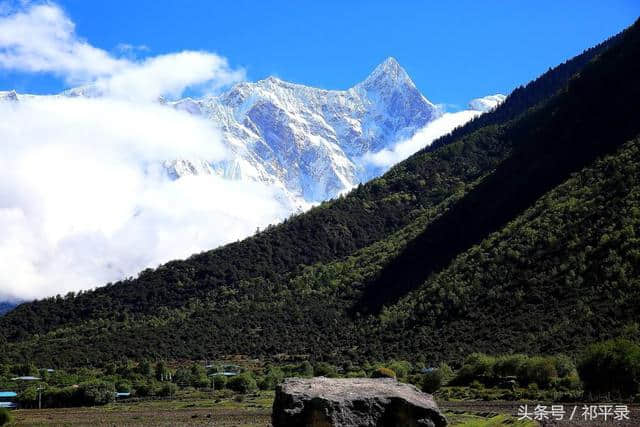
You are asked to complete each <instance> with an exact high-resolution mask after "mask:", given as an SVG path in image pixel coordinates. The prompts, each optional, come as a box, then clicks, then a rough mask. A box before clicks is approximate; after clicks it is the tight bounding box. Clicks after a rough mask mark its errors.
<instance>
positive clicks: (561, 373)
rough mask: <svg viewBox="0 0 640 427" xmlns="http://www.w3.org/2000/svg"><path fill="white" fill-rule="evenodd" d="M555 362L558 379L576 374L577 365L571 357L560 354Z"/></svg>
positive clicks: (555, 358)
mask: <svg viewBox="0 0 640 427" xmlns="http://www.w3.org/2000/svg"><path fill="white" fill-rule="evenodd" d="M554 362H555V367H556V373H557V374H558V378H564V377H567V376H569V375H572V374H575V373H576V365H575V363H573V360H571V358H570V357H568V356H565V355H564V354H558V355H557V356H555V357H554Z"/></svg>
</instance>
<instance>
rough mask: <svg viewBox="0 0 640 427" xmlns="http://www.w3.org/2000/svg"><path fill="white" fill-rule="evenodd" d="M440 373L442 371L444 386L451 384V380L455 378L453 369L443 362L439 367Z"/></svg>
mask: <svg viewBox="0 0 640 427" xmlns="http://www.w3.org/2000/svg"><path fill="white" fill-rule="evenodd" d="M438 371H440V376H441V380H442V384H443V385H444V384H446V383H448V382H449V380H450V379H451V378H453V369H451V366H449V365H448V364H446V363H444V362H442V363H440V365H439V366H438Z"/></svg>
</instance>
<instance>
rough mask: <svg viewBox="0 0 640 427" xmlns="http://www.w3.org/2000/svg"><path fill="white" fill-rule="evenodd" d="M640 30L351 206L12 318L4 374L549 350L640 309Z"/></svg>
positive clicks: (576, 342) (445, 141)
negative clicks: (161, 363)
mask: <svg viewBox="0 0 640 427" xmlns="http://www.w3.org/2000/svg"><path fill="white" fill-rule="evenodd" d="M639 57H640V24H639V23H636V24H635V25H634V26H632V27H631V28H629V29H628V30H626V31H625V32H623V33H622V34H621V35H618V36H616V37H614V38H612V39H610V40H608V41H607V42H605V43H603V44H601V45H599V46H597V47H595V48H592V49H589V50H588V51H585V52H584V53H583V54H582V55H580V56H578V57H576V58H574V59H572V60H570V61H567V62H566V63H564V64H562V65H560V66H558V67H556V68H554V69H551V70H549V71H548V72H547V73H545V74H544V75H543V76H541V77H540V78H538V79H537V80H535V81H534V82H532V83H530V84H528V85H526V86H524V87H521V88H518V89H517V90H516V91H514V92H513V93H512V94H511V95H510V96H509V97H508V98H507V100H506V101H505V103H504V104H503V105H502V106H500V107H499V108H498V109H496V110H495V111H494V112H492V113H488V114H486V115H483V116H481V118H479V119H477V120H475V121H473V122H471V123H469V124H467V125H466V126H464V127H462V128H459V129H457V130H455V131H454V132H453V133H452V134H451V135H449V136H446V137H444V138H442V139H440V140H439V141H436V142H435V143H434V144H433V146H432V147H430V148H428V149H425V150H423V151H421V152H419V153H417V154H416V155H414V156H412V157H411V158H409V159H408V160H406V161H405V162H402V163H401V164H399V165H397V166H395V167H394V168H393V169H392V170H390V171H389V172H388V173H387V174H385V175H384V176H382V177H381V178H378V179H375V180H373V181H371V182H369V183H367V184H364V185H361V186H360V187H358V188H357V189H356V190H354V191H353V192H351V193H350V194H349V195H347V196H345V197H341V198H339V199H337V200H333V201H330V202H326V203H323V204H322V205H320V206H318V207H316V208H314V209H312V210H311V211H309V212H307V213H305V214H302V215H298V216H295V217H292V218H290V219H288V220H287V221H285V222H284V223H283V224H281V225H278V226H275V227H270V228H268V229H267V230H264V231H262V232H260V233H258V234H256V235H255V236H253V237H250V238H248V239H246V240H244V241H241V242H237V243H233V244H230V245H227V246H224V247H222V248H219V249H216V250H213V251H209V252H205V253H201V254H197V255H194V256H192V257H191V258H189V259H187V260H184V261H173V262H170V263H167V264H165V265H163V266H160V267H158V268H157V269H149V270H145V271H143V272H141V273H140V275H139V276H138V277H137V278H135V279H133V278H132V279H129V280H125V281H122V282H118V283H114V284H108V285H106V286H103V287H100V288H97V289H95V290H93V291H88V292H82V293H78V294H69V295H66V296H58V297H55V298H49V299H45V300H41V301H36V302H32V303H26V304H22V305H20V306H19V307H17V308H16V309H14V310H13V311H11V312H10V313H8V314H7V315H5V316H3V317H1V318H0V334H1V335H0V343H1V344H2V347H3V351H2V353H0V362H4V363H16V362H20V361H24V360H30V361H35V362H36V363H44V362H46V363H48V364H53V365H54V366H69V365H74V366H77V365H101V364H104V363H107V362H108V361H110V360H112V359H113V355H114V354H118V355H119V356H123V357H131V358H136V359H142V358H165V359H204V358H213V357H220V356H223V355H231V354H246V355H251V356H258V357H262V358H309V359H312V360H329V361H344V360H352V361H354V362H358V363H361V362H363V361H364V360H367V359H370V360H385V359H391V358H404V359H409V360H414V361H415V360H416V359H422V361H424V360H429V361H433V360H452V359H456V358H462V357H464V356H465V355H467V354H469V353H471V352H473V351H486V352H510V351H521V352H526V353H553V352H558V351H569V350H578V349H580V348H582V347H584V346H585V344H586V343H587V342H589V341H590V340H592V339H596V338H597V339H606V338H610V337H612V336H616V335H617V334H619V333H621V331H622V330H625V328H630V327H633V322H634V319H638V314H639V313H638V310H639V309H638V307H640V304H639V303H640V301H639V296H640V295H639V294H638V285H639V283H638V280H639V279H638V277H639V273H640V272H639V271H638V268H639V267H638V265H640V262H639V261H640V245H639V243H638V236H639V232H640V199H639V197H640V170H639V169H638V162H639V160H640V140H639V139H638V138H637V136H638V135H639V134H640V121H639V120H638V118H637V111H638V108H639V106H640V79H639V78H638V76H640V62H639V61H638V60H637V58H639Z"/></svg>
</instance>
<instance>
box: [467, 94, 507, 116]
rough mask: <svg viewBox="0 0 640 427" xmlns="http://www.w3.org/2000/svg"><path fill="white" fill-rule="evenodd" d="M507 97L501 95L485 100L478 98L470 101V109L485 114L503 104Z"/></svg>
mask: <svg viewBox="0 0 640 427" xmlns="http://www.w3.org/2000/svg"><path fill="white" fill-rule="evenodd" d="M505 98H506V96H504V95H501V94H499V93H498V94H495V95H489V96H485V97H483V98H476V99H472V100H471V101H469V107H470V108H471V109H472V110H476V111H482V112H483V113H487V112H489V111H491V110H493V109H494V108H496V107H497V106H498V105H500V104H502V102H503V101H504V100H505Z"/></svg>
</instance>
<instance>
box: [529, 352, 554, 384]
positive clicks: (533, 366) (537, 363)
mask: <svg viewBox="0 0 640 427" xmlns="http://www.w3.org/2000/svg"><path fill="white" fill-rule="evenodd" d="M522 377H523V378H522V380H523V381H524V383H525V384H529V383H532V382H534V383H536V384H538V386H540V387H542V388H547V387H549V385H551V382H552V381H553V380H554V379H556V378H558V373H557V372H556V366H555V360H554V359H553V358H551V357H530V358H529V359H528V360H527V362H526V365H525V367H524V375H522Z"/></svg>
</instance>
